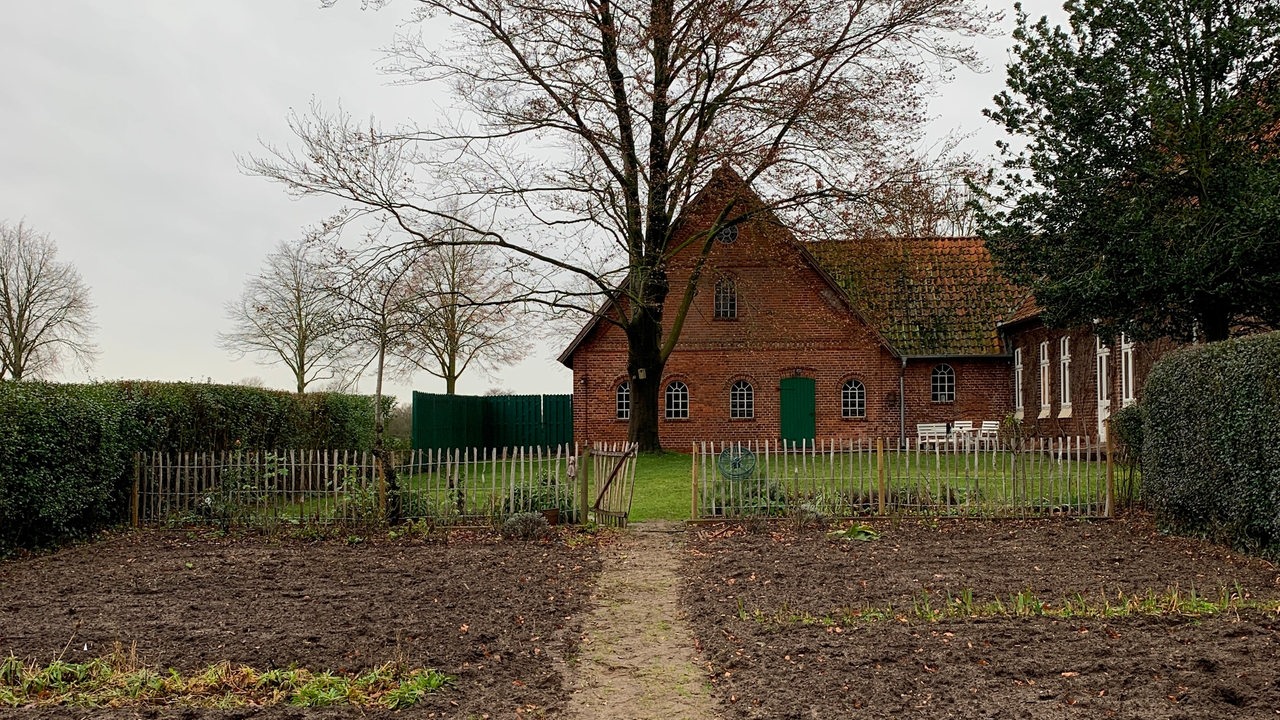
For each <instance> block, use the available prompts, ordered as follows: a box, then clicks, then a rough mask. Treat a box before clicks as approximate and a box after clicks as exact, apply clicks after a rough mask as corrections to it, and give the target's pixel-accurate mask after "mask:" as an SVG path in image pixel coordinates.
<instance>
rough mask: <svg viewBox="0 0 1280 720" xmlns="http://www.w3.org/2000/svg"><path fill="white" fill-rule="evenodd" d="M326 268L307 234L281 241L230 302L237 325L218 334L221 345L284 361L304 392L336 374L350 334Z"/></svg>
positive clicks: (267, 359)
mask: <svg viewBox="0 0 1280 720" xmlns="http://www.w3.org/2000/svg"><path fill="white" fill-rule="evenodd" d="M325 273H326V271H325V269H324V267H323V265H322V264H321V257H320V253H319V252H318V251H317V250H315V249H314V248H313V247H312V246H311V245H310V244H309V243H308V242H307V241H306V240H298V241H294V242H291V243H290V242H282V243H280V244H279V245H277V246H276V249H275V251H274V252H272V253H271V254H270V255H268V256H267V259H266V262H265V263H264V264H263V267H262V269H261V270H260V271H259V272H258V273H257V274H256V275H254V276H252V277H250V278H249V280H248V281H247V282H246V283H245V286H244V291H243V292H242V293H241V294H240V297H239V298H238V299H236V300H235V301H233V302H229V303H227V306H226V311H227V317H228V318H230V320H231V323H232V329H231V331H230V332H226V333H219V334H218V345H219V346H221V347H222V348H224V349H226V350H228V351H230V352H232V353H234V354H235V355H236V356H237V357H244V356H245V355H254V356H256V357H257V358H258V359H259V361H260V362H264V363H267V364H275V363H284V365H285V366H286V367H288V368H289V372H291V373H293V378H294V383H295V387H296V388H297V391H298V392H299V393H304V392H306V390H307V386H308V385H310V384H311V383H314V382H324V381H328V380H333V379H335V378H337V377H338V376H339V374H340V372H341V370H342V366H343V362H344V358H343V351H344V350H345V349H346V344H345V342H346V339H345V337H344V336H343V334H342V326H341V325H340V320H339V317H338V311H339V301H338V300H337V299H336V298H334V296H333V294H332V293H331V292H329V290H328V287H327V284H326V278H325Z"/></svg>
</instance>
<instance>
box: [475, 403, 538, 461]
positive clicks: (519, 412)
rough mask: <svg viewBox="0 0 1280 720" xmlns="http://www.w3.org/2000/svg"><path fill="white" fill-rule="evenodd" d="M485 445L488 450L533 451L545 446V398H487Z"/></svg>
mask: <svg viewBox="0 0 1280 720" xmlns="http://www.w3.org/2000/svg"><path fill="white" fill-rule="evenodd" d="M484 400H485V403H484V414H485V419H484V425H485V428H484V442H485V446H486V447H493V448H499V447H534V446H536V445H541V444H542V396H541V395H503V396H491V397H486V398H485V399H484Z"/></svg>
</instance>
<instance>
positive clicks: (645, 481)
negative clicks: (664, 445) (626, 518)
mask: <svg viewBox="0 0 1280 720" xmlns="http://www.w3.org/2000/svg"><path fill="white" fill-rule="evenodd" d="M692 462H693V461H692V460H691V459H690V458H689V455H688V454H687V453H676V452H664V453H661V454H652V453H642V454H641V455H640V457H639V458H638V459H637V460H636V493H635V499H634V500H633V502H632V504H631V520H632V521H633V522H639V521H643V520H688V519H689V499H690V485H689V484H690V482H691V479H692V475H691V474H690V473H691V469H692V467H693V466H692Z"/></svg>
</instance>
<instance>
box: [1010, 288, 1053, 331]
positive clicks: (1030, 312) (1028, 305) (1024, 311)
mask: <svg viewBox="0 0 1280 720" xmlns="http://www.w3.org/2000/svg"><path fill="white" fill-rule="evenodd" d="M1042 312H1044V311H1043V310H1041V309H1040V304H1039V303H1037V302H1036V296H1035V295H1034V294H1032V293H1031V292H1030V291H1027V292H1026V296H1025V297H1023V299H1022V302H1021V303H1019V304H1018V305H1017V306H1015V307H1014V309H1013V312H1011V313H1009V315H1008V317H1005V318H1003V319H1001V320H1000V324H1001V325H1012V324H1013V323H1020V322H1023V321H1024V320H1034V319H1035V318H1038V317H1040V314H1041V313H1042Z"/></svg>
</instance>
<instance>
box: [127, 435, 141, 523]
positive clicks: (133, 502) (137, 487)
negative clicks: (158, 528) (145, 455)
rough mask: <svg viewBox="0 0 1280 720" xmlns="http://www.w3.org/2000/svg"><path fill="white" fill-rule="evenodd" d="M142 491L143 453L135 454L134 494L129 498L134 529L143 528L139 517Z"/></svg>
mask: <svg viewBox="0 0 1280 720" xmlns="http://www.w3.org/2000/svg"><path fill="white" fill-rule="evenodd" d="M141 490H142V453H138V452H136V453H134V454H133V494H132V496H131V497H130V498H129V521H130V523H131V524H132V525H133V527H134V528H138V527H141V524H142V519H141V518H140V517H138V504H139V503H138V494H139V492H140V491H141Z"/></svg>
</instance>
